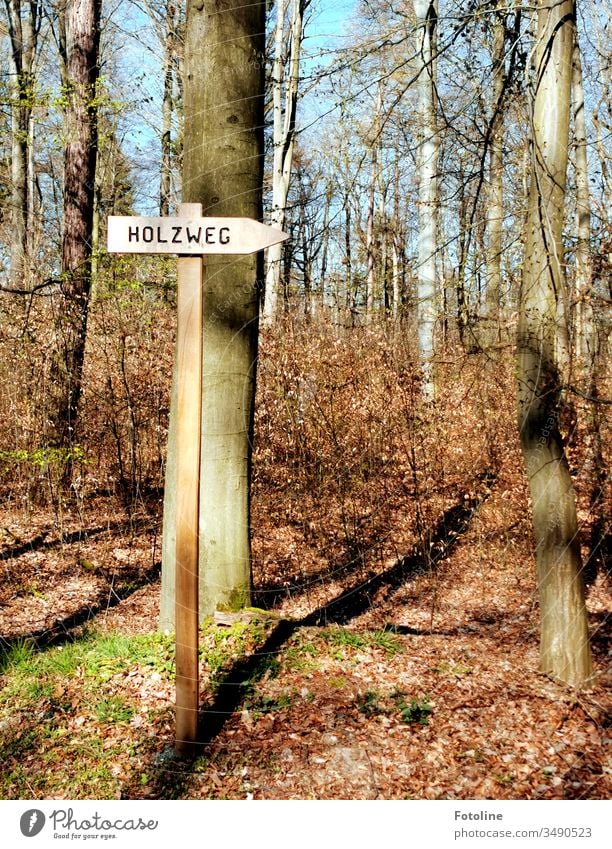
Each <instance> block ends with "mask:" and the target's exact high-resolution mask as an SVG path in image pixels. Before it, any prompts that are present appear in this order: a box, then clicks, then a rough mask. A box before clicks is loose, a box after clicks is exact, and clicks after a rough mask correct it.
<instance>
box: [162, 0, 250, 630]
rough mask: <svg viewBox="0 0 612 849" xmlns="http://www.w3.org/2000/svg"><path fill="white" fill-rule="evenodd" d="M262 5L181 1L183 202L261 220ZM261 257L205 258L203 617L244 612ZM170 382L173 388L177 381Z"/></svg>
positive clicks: (172, 516) (166, 576)
mask: <svg viewBox="0 0 612 849" xmlns="http://www.w3.org/2000/svg"><path fill="white" fill-rule="evenodd" d="M264 30H265V2H255V3H250V4H244V3H243V2H241V0H224V2H221V0H189V3H188V7H187V25H186V41H185V75H184V98H185V143H184V158H183V196H184V197H183V199H184V202H191V203H201V204H202V208H203V214H204V215H212V216H236V217H247V218H254V219H256V220H258V221H261V220H262V216H263V209H262V180H263V154H264V148H263V106H264V76H263V71H264V56H263V52H264ZM262 278H263V263H262V254H261V253H259V254H255V255H252V256H247V257H237V256H235V257H231V258H222V257H214V256H213V257H209V258H208V260H207V262H206V270H205V275H204V352H203V367H202V394H203V409H202V454H201V490H200V522H199V526H200V603H199V604H200V618H201V619H203V618H205V617H207V616H210V615H212V614H213V613H214V611H215V609H220V610H223V609H225V610H227V609H239V608H240V607H242V606H247V605H248V604H249V601H250V593H251V545H250V480H251V451H252V440H253V408H254V398H255V378H256V363H257V336H258V302H259V289H260V287H261V283H262ZM174 383H175V381H174ZM175 439H176V390H174V391H173V403H172V406H171V412H170V434H169V442H168V464H167V469H166V491H165V503H164V535H163V555H162V557H163V569H162V605H161V616H160V625H161V627H162V629H165V628H172V626H173V622H174V603H173V587H174V573H175V554H174V547H175V539H176V489H177V487H178V486H180V481H179V480H177V477H176V461H175V450H176V445H175Z"/></svg>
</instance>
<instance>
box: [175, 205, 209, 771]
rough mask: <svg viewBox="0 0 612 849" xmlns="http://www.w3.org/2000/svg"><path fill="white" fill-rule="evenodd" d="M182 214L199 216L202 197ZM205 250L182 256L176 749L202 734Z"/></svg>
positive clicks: (186, 750) (189, 747) (184, 749)
mask: <svg viewBox="0 0 612 849" xmlns="http://www.w3.org/2000/svg"><path fill="white" fill-rule="evenodd" d="M179 215H182V216H185V217H189V218H191V217H193V218H198V217H200V216H201V215H202V206H201V204H199V203H183V204H181V205H180V210H179ZM202 277H203V263H202V257H201V256H180V257H179V259H178V298H177V303H178V324H177V343H176V344H177V359H178V369H177V373H178V408H177V413H178V415H177V440H176V441H177V492H176V750H177V752H179V753H181V754H190V753H192V752H193V751H194V749H195V746H196V743H197V739H198V712H199V675H198V569H199V556H198V555H199V544H198V536H199V527H198V523H199V512H200V511H199V502H200V439H201V436H200V423H201V416H202V332H203V328H202V282H203V280H202Z"/></svg>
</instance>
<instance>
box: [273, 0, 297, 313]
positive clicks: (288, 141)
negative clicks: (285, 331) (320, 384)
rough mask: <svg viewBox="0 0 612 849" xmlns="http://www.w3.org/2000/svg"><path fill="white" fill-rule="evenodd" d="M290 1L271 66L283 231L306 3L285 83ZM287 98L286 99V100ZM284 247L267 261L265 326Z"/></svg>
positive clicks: (280, 12)
mask: <svg viewBox="0 0 612 849" xmlns="http://www.w3.org/2000/svg"><path fill="white" fill-rule="evenodd" d="M287 3H288V0H278V2H277V11H276V29H275V36H274V63H273V66H272V114H273V143H274V156H273V164H272V212H271V215H270V224H271V225H272V226H273V227H277V228H278V229H279V230H283V229H284V226H285V217H286V214H287V198H288V196H289V185H290V182H291V169H292V165H293V151H294V147H295V118H296V112H297V103H298V93H299V80H300V50H301V46H302V38H303V26H304V9H305V7H306V5H307V2H306V0H292V4H293V5H292V12H291V24H290V27H289V39H290V45H291V46H290V53H289V70H288V75H287V79H286V81H285V60H284V42H285V15H286V9H287ZM283 95H284V97H283ZM282 250H283V247H282V244H280V243H279V244H278V245H272V247H270V248H268V252H267V260H266V285H265V296H264V308H263V316H262V319H263V322H264V323H265V324H267V325H269V324H271V323H272V322H273V321H274V319H275V316H276V314H277V312H278V295H279V288H280V272H281V256H282Z"/></svg>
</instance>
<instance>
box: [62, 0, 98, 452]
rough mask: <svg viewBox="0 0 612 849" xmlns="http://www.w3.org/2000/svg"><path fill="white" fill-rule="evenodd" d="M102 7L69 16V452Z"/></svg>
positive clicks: (86, 280)
mask: <svg viewBox="0 0 612 849" xmlns="http://www.w3.org/2000/svg"><path fill="white" fill-rule="evenodd" d="M100 6H101V0H72V2H71V3H69V4H68V6H67V11H66V35H67V45H66V46H67V57H68V65H67V78H68V90H67V92H66V95H67V105H66V117H65V120H66V145H65V149H64V235H63V242H62V285H61V298H60V303H59V311H58V315H57V318H56V332H57V338H58V351H57V354H56V360H55V363H54V369H53V371H54V374H53V377H54V384H55V389H56V393H57V394H56V397H55V401H54V409H53V412H52V426H53V432H52V439H53V441H54V442H55V444H56V445H58V446H60V447H62V448H64V449H67V450H68V451H71V449H72V447H73V445H74V443H75V439H76V431H75V429H76V423H77V414H78V407H79V401H80V397H81V380H82V373H83V360H84V356H85V337H86V333H87V314H88V307H89V294H90V289H91V260H92V241H93V236H92V234H93V223H94V190H95V172H96V153H97V141H98V139H97V135H98V134H97V105H96V84H97V80H98V72H99V69H98V53H99V44H100ZM67 459H70V457H68V458H67Z"/></svg>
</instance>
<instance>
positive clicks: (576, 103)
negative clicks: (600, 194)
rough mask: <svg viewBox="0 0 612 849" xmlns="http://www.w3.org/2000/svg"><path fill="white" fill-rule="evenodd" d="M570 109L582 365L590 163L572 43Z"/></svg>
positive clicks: (586, 347) (586, 355) (586, 344)
mask: <svg viewBox="0 0 612 849" xmlns="http://www.w3.org/2000/svg"><path fill="white" fill-rule="evenodd" d="M572 109H573V113H574V157H575V173H576V276H575V284H574V289H575V293H574V294H575V300H576V303H577V308H576V322H575V328H574V333H575V346H574V350H575V352H576V354H577V356H578V358H579V360H582V362H583V363H584V365H586V366H587V367H588V366H590V359H591V358H590V351H591V350H592V348H593V342H594V340H593V333H594V329H593V311H592V307H591V301H590V296H591V275H592V263H591V244H590V242H591V208H590V196H589V195H590V193H589V166H588V161H587V138H586V122H585V119H584V88H583V85H582V63H581V61H580V47H579V46H578V42H577V41H576V43H575V44H574V55H573V63H572Z"/></svg>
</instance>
